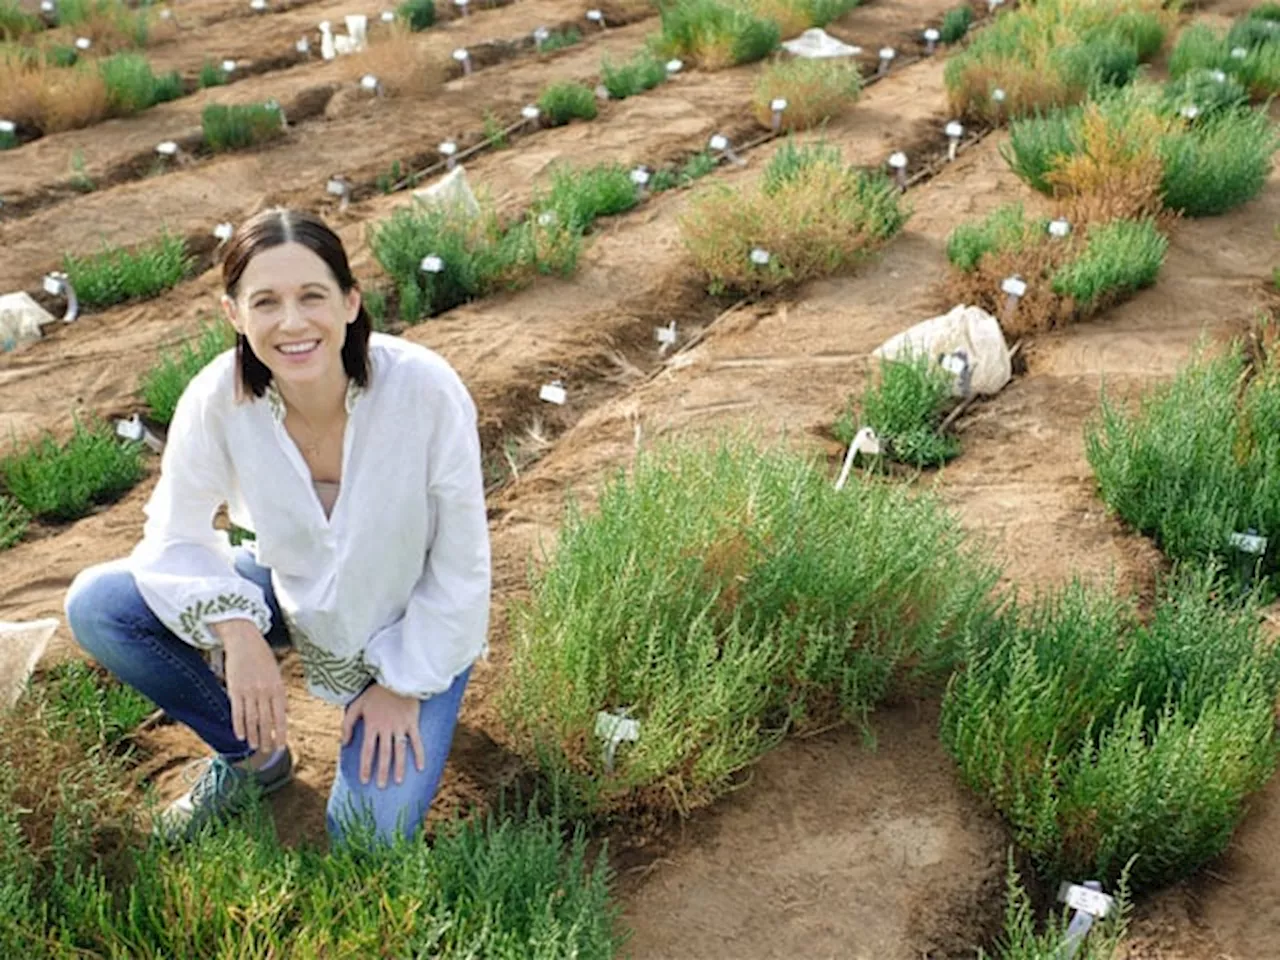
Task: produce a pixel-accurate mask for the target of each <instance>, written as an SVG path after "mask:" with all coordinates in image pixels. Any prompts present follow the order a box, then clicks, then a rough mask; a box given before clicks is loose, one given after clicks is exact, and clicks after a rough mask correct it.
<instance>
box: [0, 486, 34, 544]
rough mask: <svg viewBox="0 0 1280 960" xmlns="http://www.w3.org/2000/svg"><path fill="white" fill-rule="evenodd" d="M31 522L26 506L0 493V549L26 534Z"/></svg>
mask: <svg viewBox="0 0 1280 960" xmlns="http://www.w3.org/2000/svg"><path fill="white" fill-rule="evenodd" d="M30 523H31V515H30V514H29V513H28V512H27V508H26V507H24V506H23V505H22V504H20V503H19V502H18V501H17V500H14V499H13V498H12V497H6V496H5V495H4V494H2V493H0V550H7V549H8V548H9V547H12V546H13V545H14V544H15V543H17V542H18V541H19V540H21V539H22V538H23V536H25V535H26V532H27V527H28V526H29V525H30Z"/></svg>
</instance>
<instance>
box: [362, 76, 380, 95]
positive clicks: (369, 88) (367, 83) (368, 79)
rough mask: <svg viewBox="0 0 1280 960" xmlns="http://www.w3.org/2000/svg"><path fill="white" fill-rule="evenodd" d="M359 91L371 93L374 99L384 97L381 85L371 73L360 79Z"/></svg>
mask: <svg viewBox="0 0 1280 960" xmlns="http://www.w3.org/2000/svg"><path fill="white" fill-rule="evenodd" d="M360 89H362V90H364V91H366V92H368V93H372V94H373V95H374V96H375V97H382V96H385V95H386V93H385V91H384V90H383V88H382V83H381V82H380V81H379V80H378V78H377V77H375V76H374V75H373V74H372V73H366V74H365V75H364V76H363V77H361V78H360Z"/></svg>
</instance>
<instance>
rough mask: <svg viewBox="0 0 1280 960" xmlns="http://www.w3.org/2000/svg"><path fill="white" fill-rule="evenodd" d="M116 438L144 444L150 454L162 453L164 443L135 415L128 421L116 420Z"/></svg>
mask: <svg viewBox="0 0 1280 960" xmlns="http://www.w3.org/2000/svg"><path fill="white" fill-rule="evenodd" d="M116 436H117V437H120V438H121V439H122V440H133V441H135V442H141V443H145V444H146V445H147V446H148V447H149V448H150V449H151V451H152V453H163V452H164V441H163V440H161V439H160V438H159V437H157V436H156V435H155V434H154V433H152V432H151V431H150V430H148V429H147V425H146V424H145V423H143V422H142V420H140V419H139V418H138V415H137V414H136V413H135V414H134V415H133V416H132V417H130V418H129V419H128V420H116Z"/></svg>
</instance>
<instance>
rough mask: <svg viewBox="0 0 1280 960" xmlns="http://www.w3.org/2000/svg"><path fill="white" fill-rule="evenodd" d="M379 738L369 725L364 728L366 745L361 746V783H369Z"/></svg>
mask: <svg viewBox="0 0 1280 960" xmlns="http://www.w3.org/2000/svg"><path fill="white" fill-rule="evenodd" d="M377 743H378V738H377V736H375V735H374V733H373V732H372V731H371V730H370V729H369V726H368V724H366V725H365V728H364V743H363V744H361V746H360V782H361V783H368V782H369V776H370V775H371V774H372V773H373V751H374V747H375V746H377Z"/></svg>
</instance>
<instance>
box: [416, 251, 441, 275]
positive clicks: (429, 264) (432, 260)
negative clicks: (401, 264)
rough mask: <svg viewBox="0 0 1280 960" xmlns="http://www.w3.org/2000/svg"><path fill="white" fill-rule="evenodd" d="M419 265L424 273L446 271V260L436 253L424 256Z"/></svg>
mask: <svg viewBox="0 0 1280 960" xmlns="http://www.w3.org/2000/svg"><path fill="white" fill-rule="evenodd" d="M418 267H419V269H420V270H422V272H423V273H441V272H443V271H444V261H443V260H441V259H440V258H439V257H437V256H436V255H435V254H431V255H429V256H426V257H423V258H422V263H420V264H419V265H418Z"/></svg>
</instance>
